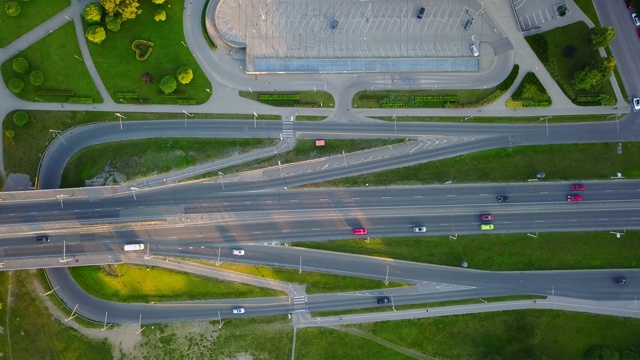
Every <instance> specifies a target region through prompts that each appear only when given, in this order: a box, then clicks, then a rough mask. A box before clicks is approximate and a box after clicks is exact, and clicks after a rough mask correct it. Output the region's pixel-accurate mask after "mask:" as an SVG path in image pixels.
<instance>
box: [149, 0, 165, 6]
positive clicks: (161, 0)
mask: <svg viewBox="0 0 640 360" xmlns="http://www.w3.org/2000/svg"><path fill="white" fill-rule="evenodd" d="M151 1H152V2H153V3H154V4H158V5H160V4H162V3H164V0H151Z"/></svg>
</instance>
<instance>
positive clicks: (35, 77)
mask: <svg viewBox="0 0 640 360" xmlns="http://www.w3.org/2000/svg"><path fill="white" fill-rule="evenodd" d="M29 81H31V83H32V84H33V85H35V86H38V85H42V83H43V82H44V75H43V74H42V71H40V70H33V71H32V72H31V74H29Z"/></svg>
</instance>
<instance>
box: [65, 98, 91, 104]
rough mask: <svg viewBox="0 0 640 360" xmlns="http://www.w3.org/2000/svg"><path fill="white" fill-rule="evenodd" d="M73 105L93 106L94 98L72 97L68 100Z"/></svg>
mask: <svg viewBox="0 0 640 360" xmlns="http://www.w3.org/2000/svg"><path fill="white" fill-rule="evenodd" d="M67 102H68V103H71V104H93V98H90V97H70V98H69V99H68V100H67Z"/></svg>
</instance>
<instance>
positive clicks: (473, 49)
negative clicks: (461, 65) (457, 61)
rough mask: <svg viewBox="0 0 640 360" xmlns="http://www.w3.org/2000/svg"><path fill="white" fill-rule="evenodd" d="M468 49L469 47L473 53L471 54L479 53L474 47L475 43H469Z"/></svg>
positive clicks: (476, 54)
mask: <svg viewBox="0 0 640 360" xmlns="http://www.w3.org/2000/svg"><path fill="white" fill-rule="evenodd" d="M469 49H471V53H472V54H473V56H478V55H480V53H479V52H478V48H477V47H476V44H471V46H469Z"/></svg>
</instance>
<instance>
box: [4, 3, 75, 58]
mask: <svg viewBox="0 0 640 360" xmlns="http://www.w3.org/2000/svg"><path fill="white" fill-rule="evenodd" d="M6 3H7V1H3V2H2V8H0V29H2V31H0V48H1V47H5V46H6V45H9V44H10V43H11V42H13V41H14V40H16V39H18V38H19V37H21V36H22V35H24V34H26V33H28V32H29V31H30V30H31V29H34V28H35V27H37V26H38V25H41V24H42V23H44V22H45V21H47V20H49V18H51V17H53V16H54V15H55V14H57V13H59V12H60V11H62V10H64V9H65V8H67V7H68V6H70V5H71V2H70V1H69V0H47V1H29V2H26V1H18V3H19V4H20V8H21V9H22V11H21V12H20V15H18V16H16V17H11V16H9V15H7V12H6V11H5V10H4V6H5V4H6Z"/></svg>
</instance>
